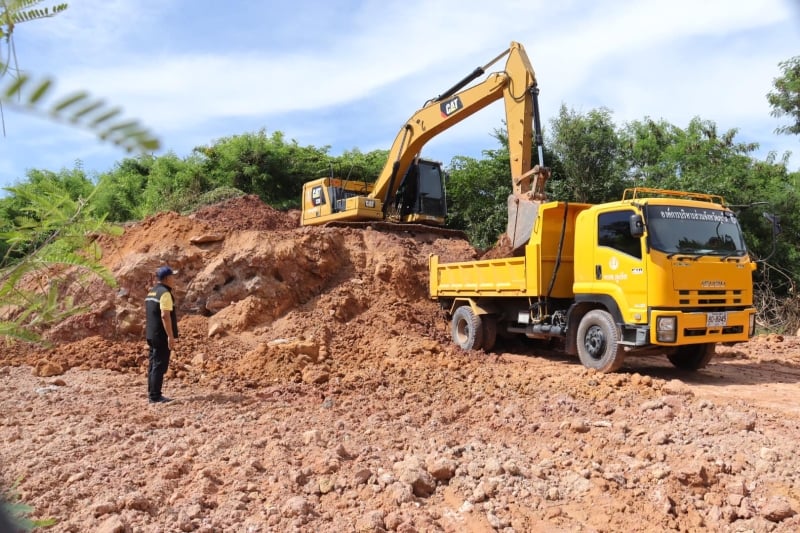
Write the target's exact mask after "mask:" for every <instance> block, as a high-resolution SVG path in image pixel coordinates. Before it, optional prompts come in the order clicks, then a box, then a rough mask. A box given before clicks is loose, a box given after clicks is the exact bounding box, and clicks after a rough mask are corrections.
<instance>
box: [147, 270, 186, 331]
mask: <svg viewBox="0 0 800 533" xmlns="http://www.w3.org/2000/svg"><path fill="white" fill-rule="evenodd" d="M165 292H168V293H169V294H170V296H172V289H171V288H170V287H169V286H167V285H164V284H163V283H160V282H159V283H156V285H155V286H154V287H153V288H152V289H150V292H148V293H147V297H146V298H145V300H144V305H145V313H146V315H147V337H146V338H147V340H149V341H163V342H166V341H167V339H168V336H167V331H166V330H165V329H164V323H163V322H162V321H161V296H162V295H163V294H164V293H165ZM170 315H171V317H172V334H173V335H174V336H175V338H176V339H177V338H178V318H177V316H176V314H175V298H173V299H172V311H170Z"/></svg>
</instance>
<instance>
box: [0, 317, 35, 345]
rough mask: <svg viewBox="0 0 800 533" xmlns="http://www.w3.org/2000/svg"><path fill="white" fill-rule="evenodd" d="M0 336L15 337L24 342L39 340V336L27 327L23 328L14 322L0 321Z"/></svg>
mask: <svg viewBox="0 0 800 533" xmlns="http://www.w3.org/2000/svg"><path fill="white" fill-rule="evenodd" d="M0 337H6V338H7V339H17V340H21V341H26V342H40V341H41V337H40V336H39V335H37V334H36V333H34V332H33V331H31V330H29V329H25V328H24V327H22V326H20V325H19V324H17V323H15V322H4V321H0Z"/></svg>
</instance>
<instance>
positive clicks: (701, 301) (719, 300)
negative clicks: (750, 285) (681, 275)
mask: <svg viewBox="0 0 800 533" xmlns="http://www.w3.org/2000/svg"><path fill="white" fill-rule="evenodd" d="M678 294H679V295H680V296H681V298H680V300H679V302H680V304H681V305H714V306H719V305H722V306H725V305H741V304H742V291H741V290H733V291H725V290H699V291H686V290H683V291H678Z"/></svg>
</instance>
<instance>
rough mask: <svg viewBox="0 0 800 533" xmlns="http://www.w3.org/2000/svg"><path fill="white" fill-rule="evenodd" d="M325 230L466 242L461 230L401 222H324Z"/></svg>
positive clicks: (464, 234)
mask: <svg viewBox="0 0 800 533" xmlns="http://www.w3.org/2000/svg"><path fill="white" fill-rule="evenodd" d="M323 227H326V228H356V229H367V228H372V229H375V230H378V231H388V232H392V233H411V234H417V233H432V234H434V235H442V236H443V237H448V238H453V239H463V240H467V234H466V233H464V232H463V231H461V230H457V229H448V228H441V227H439V226H428V225H426V224H409V223H401V222H385V221H378V220H374V221H369V222H341V221H335V222H326V223H325V224H323Z"/></svg>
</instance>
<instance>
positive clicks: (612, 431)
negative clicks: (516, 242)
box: [0, 197, 800, 533]
mask: <svg viewBox="0 0 800 533" xmlns="http://www.w3.org/2000/svg"><path fill="white" fill-rule="evenodd" d="M298 219H299V216H298V213H297V212H290V213H283V212H278V211H275V210H273V209H271V208H269V207H268V206H266V205H264V204H263V203H261V202H260V201H259V200H258V198H256V197H243V198H237V199H233V200H228V201H226V202H223V203H220V204H217V205H214V206H210V207H206V208H204V209H202V210H200V211H198V212H196V213H195V214H193V215H192V216H189V217H185V216H180V215H178V214H176V213H163V214H160V215H158V216H155V217H152V218H149V219H147V220H145V221H142V222H141V223H136V224H130V225H127V226H126V227H125V232H124V234H123V235H121V236H119V237H113V238H112V237H101V238H98V241H97V242H98V244H99V245H100V247H101V248H102V250H103V253H104V255H103V258H102V261H103V263H104V264H105V266H106V267H108V268H109V270H110V271H111V272H112V273H113V274H114V276H115V278H116V279H117V281H118V287H116V288H113V289H112V288H108V287H106V286H105V285H103V284H102V283H101V282H99V281H96V280H85V279H80V278H78V277H77V276H76V277H75V281H74V282H73V283H71V284H69V285H68V286H66V287H65V288H64V290H65V295H68V296H72V297H73V298H74V299H75V301H76V302H78V303H80V304H81V305H84V306H86V309H87V310H86V312H83V313H81V314H78V315H75V316H72V317H70V318H68V319H66V320H64V321H63V322H61V323H60V324H58V325H57V326H56V327H54V328H52V329H50V330H49V331H47V332H45V336H46V338H47V339H49V340H50V341H51V342H52V346H51V347H49V348H36V347H32V346H29V345H23V344H10V345H8V344H7V345H2V347H1V348H0V386H2V391H3V392H2V394H0V407H1V408H2V413H3V416H2V417H0V443H2V445H1V446H0V463H2V469H0V483H2V485H3V487H4V488H6V489H8V488H10V487H15V489H14V492H16V494H17V495H18V496H19V497H20V498H21V499H22V501H24V502H26V503H27V504H29V505H31V506H33V508H34V509H35V511H34V512H33V515H32V516H33V517H34V518H54V519H56V520H57V523H56V525H55V526H53V527H52V528H50V530H51V531H70V532H84V531H98V532H121V531H142V532H161V531H169V532H172V531H201V532H227V531H237V532H238V531H242V532H267V531H276V532H283V531H308V532H319V531H323V532H327V531H330V532H342V531H370V532H381V531H398V532H405V533H408V532H414V531H417V532H423V531H430V532H434V531H447V532H490V531H504V532H512V531H513V532H528V531H554V532H555V531H565V532H566V531H570V532H571V531H707V530H711V531H756V532H760V531H764V532H768V531H796V530H798V529H800V515H798V512H800V474H798V472H800V457H798V455H797V453H796V442H797V435H798V434H800V433H799V431H800V407H798V405H797V402H796V398H797V397H798V396H800V394H798V393H800V384H798V382H800V349H799V348H798V347H799V346H800V343H798V340H797V338H796V337H781V336H777V335H771V336H761V337H758V338H756V339H754V340H753V341H751V342H750V343H747V344H740V345H736V346H726V347H719V348H718V350H717V356H716V358H715V359H714V360H712V363H711V365H710V366H709V367H708V368H707V369H705V370H702V371H700V372H697V373H695V374H687V373H683V372H679V371H678V370H676V369H674V368H672V367H671V366H670V365H669V363H668V362H667V361H666V359H665V358H663V357H657V356H652V357H642V358H638V359H630V360H629V361H628V362H627V363H626V365H625V366H624V367H623V369H622V370H621V371H620V372H619V373H616V374H607V375H606V374H597V373H595V372H593V371H588V370H586V369H584V368H583V367H581V366H580V365H579V364H578V362H577V360H576V359H574V358H570V357H567V356H564V355H561V354H559V353H558V352H557V351H554V350H552V349H550V348H549V347H548V346H544V345H537V344H536V343H534V342H532V341H530V342H526V341H524V340H499V341H498V345H497V347H496V349H495V351H494V352H493V353H492V354H486V353H483V352H473V353H464V352H460V351H459V350H457V349H456V348H454V347H453V345H452V344H451V342H450V340H449V324H448V323H447V322H446V320H445V318H444V316H443V314H442V312H441V311H440V310H439V308H438V306H437V305H436V303H435V302H432V301H430V300H429V299H428V297H427V261H428V256H429V255H430V254H439V255H440V256H441V258H442V261H457V260H468V259H474V258H477V257H478V252H477V251H476V250H474V249H473V248H471V247H470V246H469V245H468V244H467V243H466V242H465V241H462V240H458V239H450V240H448V239H444V238H442V237H441V236H438V235H434V234H427V233H385V232H380V231H374V230H369V229H367V230H355V229H345V228H298V227H297V226H298ZM490 253H491V252H490ZM495 253H497V252H495ZM164 263H168V264H169V265H170V266H172V267H173V268H174V269H176V270H178V275H177V280H178V284H177V287H176V294H177V300H178V313H179V326H180V331H181V339H180V341H179V346H178V348H177V350H176V353H174V354H173V360H172V362H171V368H170V372H169V373H168V375H167V377H166V380H165V394H167V395H168V396H171V397H173V398H175V401H173V402H172V403H169V404H158V405H150V404H148V403H147V398H146V383H145V372H146V366H147V361H146V347H145V343H144V341H143V333H142V329H143V308H142V304H143V299H144V295H145V293H146V291H147V289H148V288H149V286H150V285H151V284H152V282H153V280H152V275H153V272H154V271H155V269H156V268H157V267H158V266H159V265H161V264H164Z"/></svg>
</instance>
